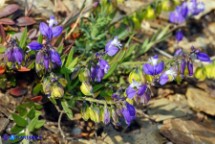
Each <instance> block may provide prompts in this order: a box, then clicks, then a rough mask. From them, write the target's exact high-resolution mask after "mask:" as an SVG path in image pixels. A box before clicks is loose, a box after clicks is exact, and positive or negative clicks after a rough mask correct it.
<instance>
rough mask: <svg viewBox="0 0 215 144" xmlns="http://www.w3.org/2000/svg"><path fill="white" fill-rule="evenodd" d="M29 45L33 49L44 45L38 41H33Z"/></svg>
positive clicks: (38, 48)
mask: <svg viewBox="0 0 215 144" xmlns="http://www.w3.org/2000/svg"><path fill="white" fill-rule="evenodd" d="M27 47H28V48H30V49H31V50H40V49H41V48H42V47H43V45H42V44H40V43H38V42H37V41H32V42H31V43H29V44H28V46H27Z"/></svg>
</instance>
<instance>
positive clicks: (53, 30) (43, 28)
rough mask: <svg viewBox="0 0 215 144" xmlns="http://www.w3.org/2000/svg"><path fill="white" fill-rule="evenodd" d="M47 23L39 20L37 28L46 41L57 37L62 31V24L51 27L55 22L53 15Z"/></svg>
mask: <svg viewBox="0 0 215 144" xmlns="http://www.w3.org/2000/svg"><path fill="white" fill-rule="evenodd" d="M48 23H49V25H47V24H46V23H44V22H41V23H40V26H39V29H40V32H41V34H42V35H43V36H45V37H46V38H47V40H48V41H50V40H51V39H52V38H54V37H57V36H59V35H60V34H61V33H62V31H63V27H62V26H55V27H53V26H54V25H55V24H56V23H57V22H56V21H55V19H54V17H51V18H50V20H49V21H48Z"/></svg>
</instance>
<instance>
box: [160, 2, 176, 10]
mask: <svg viewBox="0 0 215 144" xmlns="http://www.w3.org/2000/svg"><path fill="white" fill-rule="evenodd" d="M161 9H162V10H163V11H170V10H173V9H174V3H173V2H172V0H163V1H162V2H161Z"/></svg>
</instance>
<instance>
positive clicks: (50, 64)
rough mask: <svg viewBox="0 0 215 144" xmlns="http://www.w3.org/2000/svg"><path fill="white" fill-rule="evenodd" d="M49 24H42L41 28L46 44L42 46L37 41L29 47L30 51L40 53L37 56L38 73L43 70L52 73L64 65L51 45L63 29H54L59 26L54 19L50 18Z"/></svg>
mask: <svg viewBox="0 0 215 144" xmlns="http://www.w3.org/2000/svg"><path fill="white" fill-rule="evenodd" d="M48 22H49V25H47V24H46V23H44V22H41V23H40V26H39V29H40V32H41V34H42V35H43V36H44V37H45V38H46V42H45V43H44V44H41V43H38V42H37V41H32V42H31V43H29V44H28V46H27V47H28V48H29V49H30V50H34V51H38V52H37V54H36V71H37V72H39V71H41V70H43V69H45V70H46V71H50V70H52V69H54V68H56V67H60V66H61V65H62V62H61V59H60V55H59V54H58V52H57V51H56V50H55V49H54V48H53V46H52V45H51V40H52V39H53V38H54V37H57V36H59V35H60V34H61V33H62V31H63V27H62V26H55V27H54V25H56V24H57V22H56V20H55V18H54V17H50V20H49V21H48Z"/></svg>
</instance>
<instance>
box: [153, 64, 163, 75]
mask: <svg viewBox="0 0 215 144" xmlns="http://www.w3.org/2000/svg"><path fill="white" fill-rule="evenodd" d="M163 69H164V62H160V63H158V64H157V65H155V71H154V75H157V74H160V73H161V72H162V71H163Z"/></svg>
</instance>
